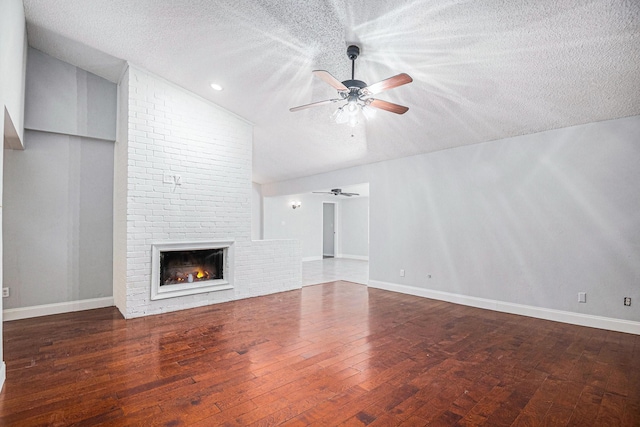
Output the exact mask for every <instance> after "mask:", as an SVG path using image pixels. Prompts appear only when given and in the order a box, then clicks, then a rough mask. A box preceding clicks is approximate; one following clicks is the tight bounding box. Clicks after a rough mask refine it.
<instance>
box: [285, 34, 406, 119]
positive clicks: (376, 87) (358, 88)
mask: <svg viewBox="0 0 640 427" xmlns="http://www.w3.org/2000/svg"><path fill="white" fill-rule="evenodd" d="M358 55H360V48H359V47H358V46H355V45H351V46H349V47H348V48H347V56H348V57H349V59H350V60H351V80H345V81H343V82H341V81H339V80H338V79H336V78H335V77H333V76H332V75H331V73H329V72H328V71H325V70H315V71H313V74H315V75H316V76H317V77H319V78H320V79H322V80H323V81H324V82H326V83H328V84H329V85H331V86H332V87H333V88H334V89H337V90H338V95H339V96H340V97H339V98H334V99H327V100H326V101H318V102H312V103H311V104H306V105H301V106H299V107H293V108H290V109H289V111H292V112H293V111H300V110H304V109H307V108H311V107H318V106H320V105H326V104H331V103H334V102H340V101H346V104H344V105H342V106H341V107H339V108H338V109H337V110H336V112H335V113H334V114H333V117H334V118H335V120H336V123H349V124H350V125H351V126H355V125H357V124H358V122H359V116H360V113H362V114H363V115H364V116H365V117H366V118H369V117H370V116H371V113H372V110H371V109H372V108H378V109H380V110H385V111H390V112H392V113H396V114H404V113H406V112H407V111H408V110H409V108H408V107H405V106H402V105H398V104H394V103H393V102H388V101H382V100H380V99H374V98H371V96H372V95H375V94H378V93H380V92H384V91H385V90H389V89H393V88H395V87H398V86H402V85H404V84H407V83H411V82H412V81H413V79H412V78H411V76H409V75H408V74H405V73H401V74H398V75H396V76H393V77H389V78H388V79H385V80H382V81H379V82H378V83H374V84H372V85H367V84H366V83H365V82H363V81H362V80H356V79H355V77H354V73H355V61H356V58H358Z"/></svg>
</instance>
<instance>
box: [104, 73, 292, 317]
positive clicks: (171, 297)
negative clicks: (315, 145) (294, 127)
mask: <svg viewBox="0 0 640 427" xmlns="http://www.w3.org/2000/svg"><path fill="white" fill-rule="evenodd" d="M118 91H119V101H118V102H119V107H118V108H119V111H118V136H117V142H116V147H115V156H114V163H115V174H114V176H115V178H114V193H115V196H114V218H115V221H114V270H113V273H114V274H113V276H114V301H115V304H116V306H117V307H118V308H119V309H120V311H121V312H122V314H123V315H124V316H125V317H127V318H132V317H139V316H145V315H149V314H155V313H162V312H167V311H173V310H180V309H185V308H190V307H197V306H202V305H208V304H214V303H218V302H223V301H230V300H234V299H239V298H247V297H251V296H257V295H264V294H269V293H274V292H281V291H286V290H290V289H295V288H299V287H301V284H302V271H301V270H302V267H301V265H302V264H301V260H302V258H301V247H300V242H299V241H294V240H273V241H252V240H251V162H252V157H251V156H252V135H253V128H252V125H251V124H250V123H248V122H246V121H245V120H243V119H242V118H240V117H238V116H235V115H234V114H232V113H229V112H228V111H226V110H223V109H222V108H220V107H218V106H216V105H214V104H212V103H210V102H208V101H206V100H204V99H202V98H200V97H198V96H196V95H194V94H192V93H190V92H188V91H186V90H184V89H182V88H180V87H177V86H175V85H173V84H172V83H169V82H167V81H165V80H163V79H161V78H159V77H157V76H154V75H153V74H150V73H148V72H146V71H144V70H142V69H139V68H137V67H135V66H133V65H130V66H129V68H128V70H127V71H126V72H125V74H124V75H123V77H122V80H121V82H120V84H119V87H118ZM176 242H178V243H183V244H185V243H186V244H187V245H191V246H187V249H186V250H187V251H192V250H199V249H203V248H200V247H196V248H194V246H193V245H194V244H196V246H197V245H198V244H199V243H202V242H205V243H207V242H208V243H212V242H213V243H214V245H213V246H216V244H217V243H216V242H227V243H228V246H227V249H225V250H226V255H227V259H226V260H225V268H226V270H227V274H228V276H227V277H225V278H224V279H213V281H212V282H210V283H206V281H201V280H199V279H201V278H198V277H197V275H198V271H197V270H193V271H187V270H189V269H190V268H192V267H190V266H188V264H189V262H190V261H188V259H189V256H190V255H189V254H187V256H185V259H186V260H187V261H185V263H186V266H185V267H184V271H180V272H178V273H180V275H181V276H180V277H182V278H185V277H186V279H185V280H186V282H184V283H182V282H181V283H182V285H181V286H183V288H182V289H179V286H178V284H179V283H167V284H166V285H163V287H164V286H168V287H167V288H166V289H168V290H171V291H172V292H168V291H167V292H164V291H163V290H161V289H160V288H161V287H160V285H159V281H160V278H159V277H157V276H154V274H156V275H157V274H158V273H154V271H155V270H154V263H159V259H158V260H156V261H154V259H155V257H154V256H155V255H154V250H155V249H158V250H159V251H160V248H163V246H162V245H169V246H164V248H165V249H167V248H168V249H170V250H172V249H175V247H171V246H170V245H172V244H175V243H176ZM209 246H211V245H209ZM154 248H155V249H154ZM189 248H190V249H189ZM191 255H195V254H191ZM211 273H212V272H209V274H211ZM189 274H191V280H192V281H191V282H189ZM202 274H205V273H204V272H202ZM194 275H195V276H194ZM176 277H177V276H176ZM196 279H198V280H196ZM175 280H176V281H178V279H175ZM216 280H222V281H216ZM154 283H157V284H158V289H156V290H155V291H154V290H153V286H152V284H154ZM194 283H195V284H194ZM201 284H206V285H203V288H201V289H199V290H198V291H197V292H191V290H193V289H196V288H198V287H199V286H200V285H201ZM174 291H175V292H174Z"/></svg>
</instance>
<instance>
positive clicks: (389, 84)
mask: <svg viewBox="0 0 640 427" xmlns="http://www.w3.org/2000/svg"><path fill="white" fill-rule="evenodd" d="M412 81H413V79H412V78H411V76H410V75H409V74H405V73H401V74H398V75H397V76H393V77H389V78H388V79H385V80H382V81H379V82H378V83H374V84H372V85H370V86H367V87H365V88H363V89H362V90H361V92H363V93H364V94H366V95H375V94H376V93H380V92H383V91H385V90H389V89H393V88H394V87H398V86H402V85H406V84H407V83H411V82H412Z"/></svg>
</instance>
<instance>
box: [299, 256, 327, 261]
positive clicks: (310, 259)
mask: <svg viewBox="0 0 640 427" xmlns="http://www.w3.org/2000/svg"><path fill="white" fill-rule="evenodd" d="M307 261H322V257H321V256H307V257H304V258H302V262H307Z"/></svg>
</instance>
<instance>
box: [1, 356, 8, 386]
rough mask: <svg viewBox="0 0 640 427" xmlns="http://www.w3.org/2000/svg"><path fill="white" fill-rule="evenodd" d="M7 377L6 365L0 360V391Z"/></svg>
mask: <svg viewBox="0 0 640 427" xmlns="http://www.w3.org/2000/svg"><path fill="white" fill-rule="evenodd" d="M6 379H7V365H6V363H4V360H3V361H2V364H1V365H0V391H2V387H4V381H5V380H6Z"/></svg>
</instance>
